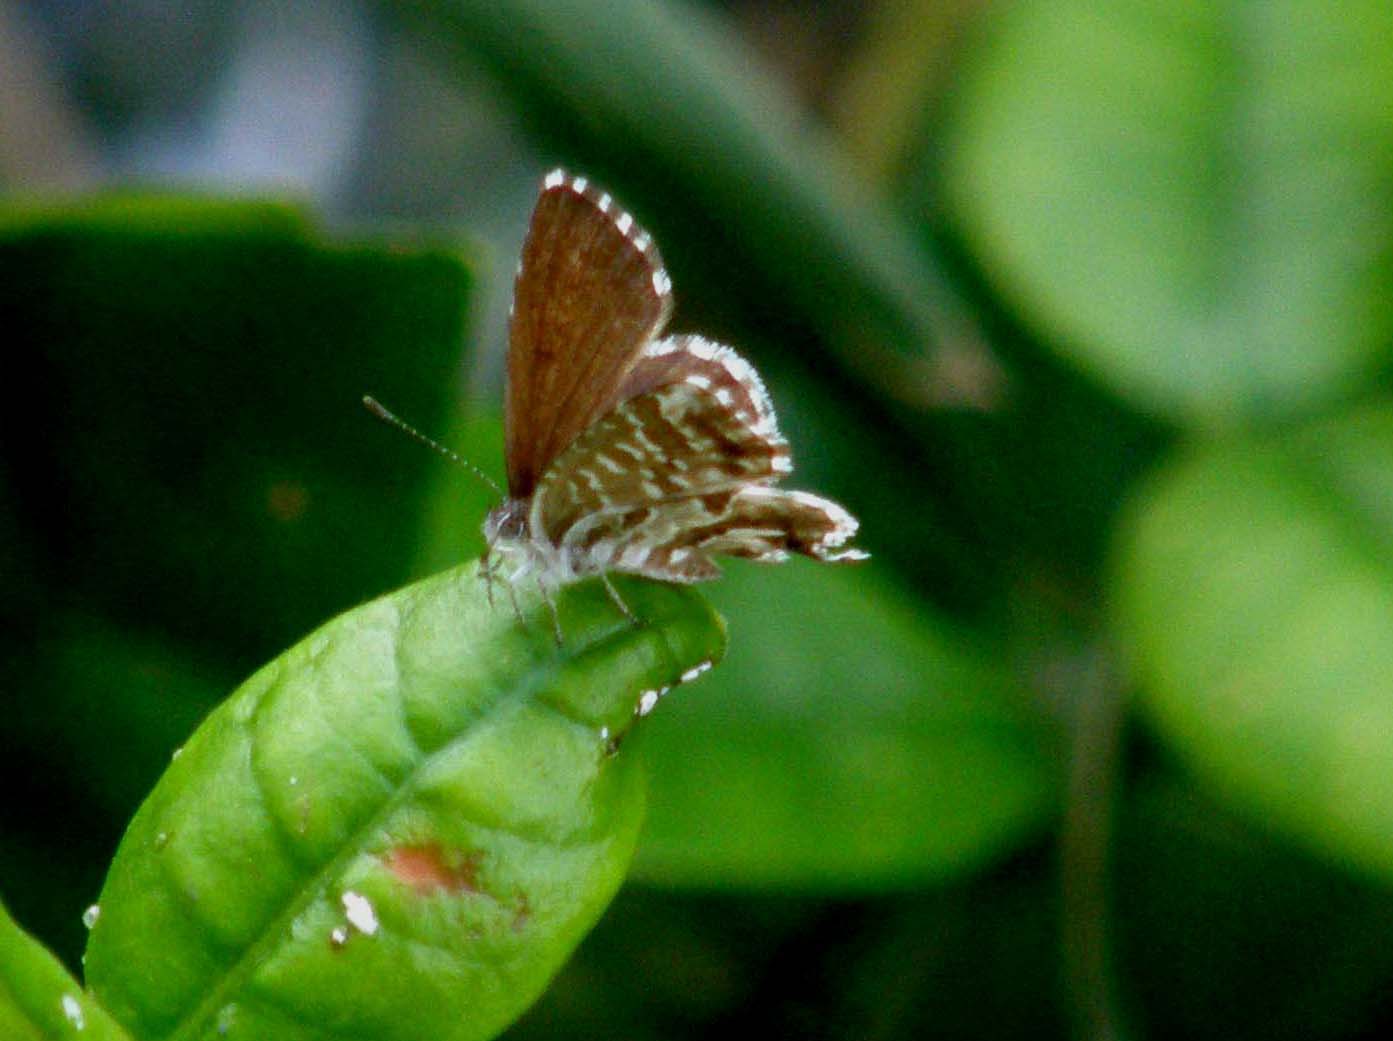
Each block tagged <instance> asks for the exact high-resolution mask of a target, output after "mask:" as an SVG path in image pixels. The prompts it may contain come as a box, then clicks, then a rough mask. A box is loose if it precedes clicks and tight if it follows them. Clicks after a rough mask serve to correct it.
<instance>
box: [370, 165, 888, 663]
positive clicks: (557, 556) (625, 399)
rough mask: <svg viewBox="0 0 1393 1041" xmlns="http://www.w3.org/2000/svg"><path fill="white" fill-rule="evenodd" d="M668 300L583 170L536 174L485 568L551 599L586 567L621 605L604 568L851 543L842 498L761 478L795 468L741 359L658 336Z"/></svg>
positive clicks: (624, 216) (659, 269) (662, 283)
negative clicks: (501, 467) (497, 498)
mask: <svg viewBox="0 0 1393 1041" xmlns="http://www.w3.org/2000/svg"><path fill="white" fill-rule="evenodd" d="M671 310H672V283H671V281H670V280H669V279H668V276H667V272H666V271H665V270H664V268H663V262H662V258H661V257H660V256H659V255H658V249H657V247H656V246H655V245H654V243H653V240H652V238H651V237H650V236H649V235H648V233H647V232H645V231H644V230H643V229H642V228H640V227H639V226H638V224H637V223H636V222H635V221H634V219H633V217H631V216H630V215H629V214H628V213H627V212H625V211H624V210H622V209H620V208H619V207H618V206H617V205H616V204H615V202H614V199H613V198H612V197H611V196H610V195H609V194H608V193H607V192H603V191H601V190H599V189H597V188H596V187H594V186H593V185H592V184H591V183H590V182H589V181H588V180H587V179H586V178H584V177H573V176H571V175H569V174H567V173H565V172H564V171H562V170H554V171H552V172H551V173H550V174H548V175H547V176H546V178H545V180H544V181H543V182H542V191H541V195H540V197H539V198H538V200H537V206H536V209H535V210H534V211H533V214H532V222H531V225H530V227H529V229H528V232H527V239H526V241H525V242H524V244H523V250H522V259H521V262H520V263H519V265H518V273H517V281H516V284H515V288H514V295H513V308H512V313H511V321H510V325H509V348H508V389H507V397H506V412H505V435H506V449H505V455H506V461H507V470H508V493H507V497H506V498H505V499H504V500H503V502H502V503H500V504H499V505H498V506H497V507H495V508H494V509H493V510H492V511H490V513H489V515H488V518H487V520H486V521H485V522H484V535H485V538H486V540H487V544H488V550H487V552H486V554H485V558H484V563H483V574H484V575H485V576H486V577H487V578H489V579H490V580H491V579H492V578H493V577H494V576H495V575H498V574H499V572H500V569H501V570H502V577H504V578H505V579H506V580H507V582H508V584H509V591H510V593H511V589H512V585H513V584H515V583H517V582H521V581H524V580H527V579H532V580H535V581H536V583H537V585H538V587H539V588H540V589H541V592H542V595H543V597H544V598H545V599H546V601H547V603H548V604H549V605H550V604H551V603H552V598H551V594H552V593H553V592H554V591H555V590H556V589H557V588H558V587H560V586H562V585H564V584H566V583H568V582H573V581H575V580H577V579H580V578H584V577H587V576H592V575H598V576H600V577H601V578H602V579H603V580H604V583H605V587H606V589H607V590H608V591H609V593H610V596H611V598H612V599H613V600H614V602H615V604H616V605H617V606H618V607H619V608H620V609H621V610H622V611H624V613H625V614H626V615H628V616H629V617H630V618H632V617H633V616H632V614H631V613H630V612H629V610H628V608H627V606H626V605H625V604H624V601H623V600H622V599H621V598H620V596H619V594H618V592H617V591H616V590H615V588H614V586H613V585H612V584H611V583H610V581H609V579H608V577H607V574H606V573H607V572H610V571H619V572H627V573H629V574H635V575H643V576H645V577H647V578H655V579H659V580H661V581H664V582H702V581H706V580H708V579H712V578H715V577H717V576H718V575H719V574H720V569H719V568H718V567H717V566H716V564H715V562H714V561H713V560H712V557H713V556H716V555H720V554H725V555H728V556H736V557H748V558H751V559H753V560H758V561H767V562H774V561H780V560H784V559H786V558H787V557H788V555H789V553H802V554H805V555H807V556H810V557H814V558H816V559H818V560H826V561H854V560H863V559H865V558H866V554H865V553H864V552H862V551H861V550H859V549H854V548H848V547H846V543H847V541H848V540H849V539H850V538H851V536H852V535H854V534H855V532H856V528H857V523H856V519H855V518H854V517H852V515H851V514H850V513H848V512H847V511H846V510H845V509H843V508H842V507H841V506H839V505H837V504H836V503H834V502H831V501H829V500H827V499H823V498H820V497H818V496H816V495H811V494H809V493H807V492H798V491H785V490H784V489H781V488H778V487H776V485H777V483H778V482H779V480H780V479H781V478H783V477H786V476H787V475H788V474H789V473H791V472H792V469H793V465H792V460H791V457H790V453H789V447H788V442H786V441H785V440H784V439H783V437H782V436H781V435H780V434H779V429H778V425H777V423H776V421H775V418H774V409H773V406H772V405H771V404H770V401H769V395H768V394H767V393H766V391H765V389H764V384H763V383H762V382H761V381H760V378H759V375H758V374H757V373H756V372H755V370H754V368H753V367H752V366H751V365H750V364H749V363H748V362H746V361H745V360H744V359H743V358H741V357H740V356H739V355H738V354H736V353H735V352H734V351H733V350H731V349H730V348H729V347H723V346H720V345H719V344H715V343H712V342H710V341H709V340H705V339H703V338H701V337H700V336H692V335H678V336H667V337H662V336H661V334H662V332H663V328H664V326H665V325H666V324H667V319H668V315H669V313H670V312H671ZM374 406H375V407H374ZM370 407H374V411H376V412H378V413H379V414H380V415H383V416H384V418H388V419H391V420H393V421H395V422H397V423H398V424H399V425H403V424H400V421H397V420H395V417H392V416H391V415H390V414H389V413H385V410H382V409H381V406H377V405H376V403H375V402H372V403H371V406H370ZM552 617H553V621H555V619H556V613H555V608H554V607H553V608H552ZM557 636H558V639H559V638H560V628H559V623H558V625H557Z"/></svg>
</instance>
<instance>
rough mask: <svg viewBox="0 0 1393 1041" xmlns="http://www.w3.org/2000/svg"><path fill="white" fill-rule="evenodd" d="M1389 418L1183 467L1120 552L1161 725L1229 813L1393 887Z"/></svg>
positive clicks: (1136, 645) (1216, 451) (1126, 604)
mask: <svg viewBox="0 0 1393 1041" xmlns="http://www.w3.org/2000/svg"><path fill="white" fill-rule="evenodd" d="M1390 459H1393V407H1390V406H1388V405H1378V406H1374V407H1368V408H1365V409H1362V410H1360V411H1357V412H1354V413H1351V414H1348V415H1345V416H1342V417H1340V418H1338V419H1334V420H1330V421H1328V422H1324V423H1321V424H1319V425H1316V426H1312V427H1310V428H1308V429H1305V430H1302V431H1299V432H1296V433H1292V434H1288V435H1286V436H1284V437H1281V438H1274V439H1271V440H1267V441H1260V442H1259V441H1250V442H1240V443H1234V444H1228V445H1219V446H1215V447H1211V448H1208V449H1206V450H1203V451H1197V452H1195V453H1193V454H1191V455H1190V456H1189V457H1188V458H1185V459H1182V460H1181V461H1179V462H1177V463H1176V464H1174V465H1173V466H1171V467H1170V468H1169V469H1167V470H1166V471H1165V472H1163V473H1162V474H1161V475H1159V476H1158V477H1157V478H1156V480H1155V482H1154V483H1153V484H1152V485H1151V486H1150V487H1149V488H1147V489H1146V490H1145V491H1144V492H1143V493H1142V494H1141V495H1140V496H1139V497H1138V499H1137V500H1136V502H1135V503H1133V505H1132V508H1131V512H1130V515H1129V517H1128V518H1127V520H1126V523H1125V524H1124V525H1123V527H1122V530H1121V532H1120V534H1119V536H1118V546H1117V554H1116V567H1115V578H1114V595H1113V600H1114V606H1115V612H1114V613H1115V620H1116V624H1117V627H1118V630H1119V632H1120V634H1121V636H1122V638H1123V639H1124V641H1125V642H1126V644H1127V645H1128V648H1129V650H1130V653H1131V655H1132V659H1133V663H1134V666H1135V673H1136V678H1137V682H1138V684H1139V687H1140V704H1141V707H1142V709H1143V710H1144V711H1145V713H1146V715H1147V717H1148V718H1149V720H1150V722H1151V724H1152V725H1153V726H1154V727H1155V728H1156V729H1157V731H1158V732H1159V733H1160V734H1161V735H1162V737H1163V738H1164V739H1165V740H1166V741H1167V742H1169V743H1170V744H1171V745H1173V746H1174V747H1175V749H1176V750H1177V751H1178V752H1179V753H1180V754H1181V755H1182V756H1183V757H1184V758H1185V760H1186V761H1187V762H1188V763H1189V764H1190V765H1191V767H1192V768H1193V769H1194V770H1195V771H1196V772H1198V773H1199V774H1200V775H1201V776H1203V777H1205V778H1206V779H1208V781H1209V782H1210V783H1212V784H1213V785H1214V786H1215V788H1216V789H1217V790H1218V791H1220V792H1222V793H1223V795H1224V796H1225V797H1226V798H1227V799H1228V800H1230V801H1232V802H1233V803H1234V804H1236V805H1239V806H1241V807H1243V808H1245V809H1246V810H1247V811H1248V812H1249V813H1251V814H1256V815H1258V816H1259V817H1260V818H1261V819H1262V820H1263V821H1265V822H1267V823H1268V824H1269V825H1270V826H1272V827H1275V828H1278V829H1279V830H1281V831H1282V832H1283V833H1285V834H1286V835H1288V836H1291V837H1293V838H1296V839H1297V840H1299V841H1301V842H1303V843H1304V844H1306V845H1307V846H1309V847H1310V848H1312V849H1315V850H1317V851H1319V852H1321V853H1323V854H1324V855H1326V856H1329V857H1332V858H1335V859H1337V860H1339V861H1341V862H1343V863H1348V864H1351V865H1354V866H1356V867H1358V868H1360V869H1362V870H1365V871H1372V872H1376V873H1378V874H1380V875H1382V876H1384V877H1385V878H1386V877H1388V876H1389V875H1390V874H1393V771H1391V770H1390V769H1389V764H1390V763H1393V642H1390V640H1389V633H1393V468H1390V467H1389V460H1390Z"/></svg>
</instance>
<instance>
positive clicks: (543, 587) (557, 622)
mask: <svg viewBox="0 0 1393 1041" xmlns="http://www.w3.org/2000/svg"><path fill="white" fill-rule="evenodd" d="M537 589H538V590H539V591H540V592H541V594H542V601H543V602H544V603H545V604H546V605H547V610H548V611H550V612H551V628H552V631H553V632H554V633H555V634H556V646H558V647H560V646H561V645H562V644H563V643H565V640H564V638H563V637H562V635H561V616H560V615H559V614H557V613H556V601H555V600H553V599H552V598H551V594H550V593H548V592H547V584H546V583H545V582H543V581H542V576H541V575H540V574H539V575H538V576H537Z"/></svg>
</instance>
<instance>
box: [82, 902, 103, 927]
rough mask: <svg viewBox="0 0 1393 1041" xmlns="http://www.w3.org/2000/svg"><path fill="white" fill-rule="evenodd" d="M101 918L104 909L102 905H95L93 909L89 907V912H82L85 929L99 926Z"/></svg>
mask: <svg viewBox="0 0 1393 1041" xmlns="http://www.w3.org/2000/svg"><path fill="white" fill-rule="evenodd" d="M101 916H102V908H101V905H100V904H93V905H92V906H91V907H89V908H88V909H87V910H85V911H83V912H82V924H83V926H84V927H86V928H88V929H90V928H92V926H94V925H96V924H97V919H98V918H100V917H101Z"/></svg>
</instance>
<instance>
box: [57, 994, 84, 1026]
mask: <svg viewBox="0 0 1393 1041" xmlns="http://www.w3.org/2000/svg"><path fill="white" fill-rule="evenodd" d="M61 1004H62V1006H63V1018H65V1019H66V1020H67V1021H68V1022H69V1023H71V1024H72V1025H73V1029H74V1030H85V1029H86V1028H87V1019H86V1017H85V1016H83V1014H82V1004H81V1003H80V1002H79V1001H78V1000H77V998H75V997H73V996H72V995H71V994H64V995H63V998H62V1002H61Z"/></svg>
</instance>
